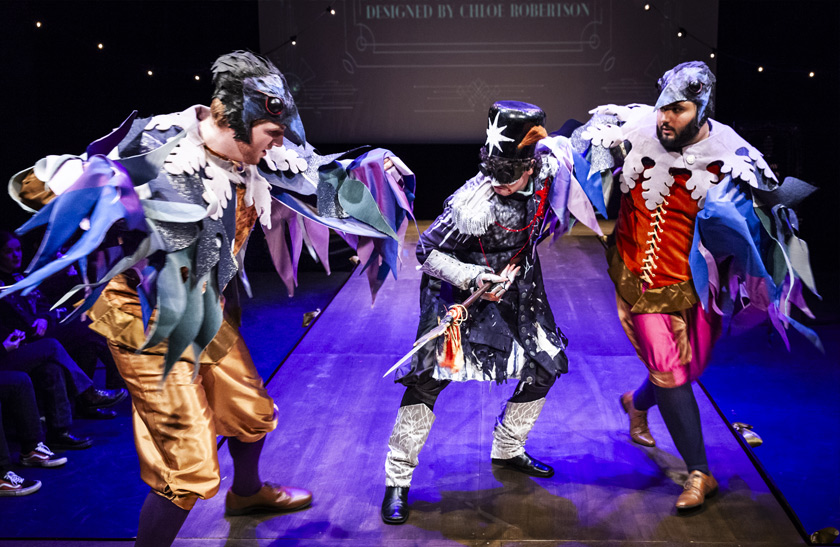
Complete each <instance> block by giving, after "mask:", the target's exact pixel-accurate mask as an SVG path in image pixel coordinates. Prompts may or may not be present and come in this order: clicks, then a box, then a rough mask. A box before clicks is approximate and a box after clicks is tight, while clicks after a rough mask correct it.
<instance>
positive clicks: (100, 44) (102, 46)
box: [96, 43, 105, 49]
mask: <svg viewBox="0 0 840 547" xmlns="http://www.w3.org/2000/svg"><path fill="white" fill-rule="evenodd" d="M96 47H97V48H99V49H105V44H102V43H99V44H96Z"/></svg>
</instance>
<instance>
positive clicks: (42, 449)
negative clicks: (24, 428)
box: [35, 442, 55, 458]
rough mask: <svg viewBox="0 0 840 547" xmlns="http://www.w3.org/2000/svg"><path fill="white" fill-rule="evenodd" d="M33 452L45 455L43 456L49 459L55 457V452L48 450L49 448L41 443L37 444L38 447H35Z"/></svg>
mask: <svg viewBox="0 0 840 547" xmlns="http://www.w3.org/2000/svg"><path fill="white" fill-rule="evenodd" d="M35 452H40V453H41V454H45V455H47V456H49V457H51V458H52V457H53V456H55V452H53V451H52V450H50V449H49V448H47V445H45V444H44V443H42V442H39V443H38V446H36V447H35Z"/></svg>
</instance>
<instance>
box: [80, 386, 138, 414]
mask: <svg viewBox="0 0 840 547" xmlns="http://www.w3.org/2000/svg"><path fill="white" fill-rule="evenodd" d="M126 397H128V391H126V390H124V389H114V390H110V389H97V388H95V387H91V388H88V389H86V390H85V391H83V392H82V393H80V394H79V396H78V397H77V398H76V406H77V407H79V409H85V408H108V407H112V406H114V405H115V404H117V403H119V402H120V401H122V400H123V399H125V398H126Z"/></svg>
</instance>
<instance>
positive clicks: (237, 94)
mask: <svg viewBox="0 0 840 547" xmlns="http://www.w3.org/2000/svg"><path fill="white" fill-rule="evenodd" d="M212 70H213V84H214V85H215V86H216V89H215V91H214V93H213V98H214V99H219V101H221V103H222V105H223V106H224V108H225V116H226V117H227V120H228V123H229V124H230V127H231V129H233V133H234V138H235V139H237V140H239V141H242V142H246V143H250V142H251V127H253V125H254V122H256V121H259V120H268V121H271V122H275V123H278V124H281V125H284V126H286V131H285V135H284V136H285V138H287V139H289V140H290V141H292V142H293V143H295V144H297V145H303V143H304V142H305V141H306V134H305V132H304V130H303V123H302V122H301V121H300V116H299V115H298V110H297V106H295V101H294V99H293V98H292V94H291V92H290V91H289V86H288V84H287V83H286V79H285V78H284V77H283V74H281V73H280V71H279V70H277V67H275V66H274V65H273V64H272V63H271V61H269V60H268V59H265V58H264V57H261V56H259V55H256V54H254V53H251V52H250V51H234V52H232V53H228V54H225V55H222V56H221V57H219V58H218V59H216V62H215V63H213V68H212Z"/></svg>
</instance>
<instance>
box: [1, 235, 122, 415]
mask: <svg viewBox="0 0 840 547" xmlns="http://www.w3.org/2000/svg"><path fill="white" fill-rule="evenodd" d="M20 266H21V246H20V241H19V240H18V239H17V238H16V237H15V236H14V235H12V234H10V233H9V232H0V282H2V283H3V285H10V284H12V283H14V282H15V280H16V279H17V276H19V275H20V274H18V273H17V272H18V270H20ZM36 292H37V291H32V292H31V293H29V294H28V295H27V296H21V295H19V294H13V295H9V296H7V297H6V298H2V299H0V339H2V340H4V341H8V342H9V343H8V344H7V343H6V342H4V351H2V352H0V370H17V371H21V372H26V373H27V374H29V375H30V376H31V377H32V379H33V382H34V383H35V386H36V388H37V389H38V392H39V394H43V395H42V396H43V398H44V399H45V400H54V399H55V398H59V399H62V398H63V399H65V400H67V401H68V403H67V407H68V409H69V410H67V412H68V413H69V414H70V415H71V416H72V406H70V404H69V400H71V399H70V398H72V400H75V402H76V410H77V413H78V415H79V416H81V417H87V418H112V417H113V416H114V414H113V413H112V412H110V411H103V410H102V409H105V408H108V407H111V406H114V405H115V404H117V403H119V402H120V401H122V400H123V399H125V398H126V396H127V392H126V391H125V390H124V389H119V390H103V389H97V388H96V387H94V385H93V380H92V379H91V378H90V376H89V375H88V374H86V373H85V372H84V371H83V370H82V369H81V368H80V367H79V365H78V364H77V363H76V361H74V360H73V358H72V357H71V356H70V355H69V353H68V352H67V350H66V349H65V348H64V346H63V345H62V344H61V342H59V341H58V340H57V339H56V338H51V337H49V336H47V335H48V328H49V326H50V320H51V318H50V313H49V308H48V307H47V306H46V303H45V302H43V301H42V298H41V297H40V296H39V295H37V294H35V293H36ZM83 328H84V327H83ZM84 330H85V331H87V330H88V329H87V328H84ZM90 335H91V339H92V337H97V336H98V335H97V334H96V333H94V332H92V331H91V332H90ZM82 336H84V334H80V335H79V338H81V337H82ZM71 338H72V337H71ZM73 343H74V344H75V343H76V342H75V341H73ZM55 368H57V369H58V371H59V373H60V374H59V376H61V381H60V382H59V380H58V379H54V378H52V376H55V371H54V370H53V369H55ZM59 384H60V386H59ZM56 390H58V391H63V392H64V393H65V394H64V396H63V397H62V396H61V394H60V393H54V391H56ZM68 395H69V396H70V398H68ZM44 406H45V407H46V408H45V413H47V414H50V413H51V412H53V413H57V414H63V413H64V412H65V409H64V406H65V405H64V403H61V404H57V406H56V407H55V408H51V405H49V404H46V403H44ZM54 418H56V422H57V423H59V424H60V425H61V426H62V427H64V426H69V425H70V424H69V423H66V422H67V419H66V418H63V417H61V418H59V417H57V416H54ZM68 418H69V417H68Z"/></svg>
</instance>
